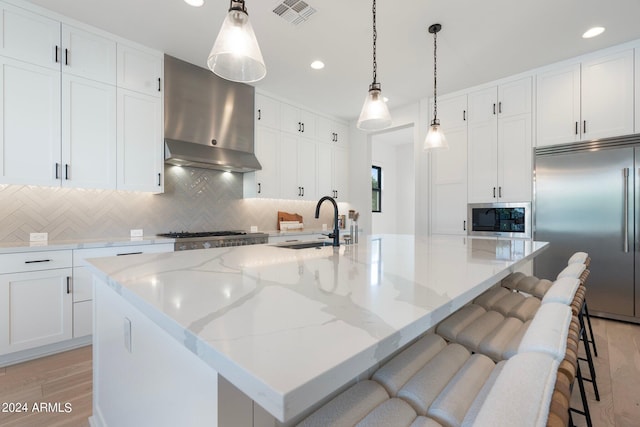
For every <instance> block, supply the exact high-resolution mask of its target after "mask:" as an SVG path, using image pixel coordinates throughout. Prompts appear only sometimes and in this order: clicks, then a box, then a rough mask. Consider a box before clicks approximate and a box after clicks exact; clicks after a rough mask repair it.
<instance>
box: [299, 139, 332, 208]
mask: <svg viewBox="0 0 640 427" xmlns="http://www.w3.org/2000/svg"><path fill="white" fill-rule="evenodd" d="M316 167H317V165H316V144H315V143H314V142H312V141H307V140H304V139H301V140H299V142H298V182H300V186H301V187H302V199H304V200H316V199H317V198H318V197H317V194H318V190H317V188H318V187H317V174H316ZM329 195H331V194H329Z"/></svg>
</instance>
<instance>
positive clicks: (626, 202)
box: [623, 168, 629, 253]
mask: <svg viewBox="0 0 640 427" xmlns="http://www.w3.org/2000/svg"><path fill="white" fill-rule="evenodd" d="M623 228H624V231H623V232H624V246H623V250H624V252H625V253H626V252H629V168H624V227H623Z"/></svg>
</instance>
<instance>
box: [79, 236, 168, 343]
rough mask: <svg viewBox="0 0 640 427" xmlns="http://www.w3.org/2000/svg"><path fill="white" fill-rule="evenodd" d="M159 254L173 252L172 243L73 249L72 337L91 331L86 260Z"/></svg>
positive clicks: (90, 284)
mask: <svg viewBox="0 0 640 427" xmlns="http://www.w3.org/2000/svg"><path fill="white" fill-rule="evenodd" d="M161 252H173V243H160V244H151V245H130V246H116V247H107V248H91V249H75V250H74V251H73V281H72V291H73V337H74V338H79V337H82V336H86V335H91V333H92V330H93V309H92V300H93V275H92V274H91V271H90V270H88V269H87V268H86V267H85V260H86V259H89V258H99V257H108V256H128V255H137V254H142V253H161Z"/></svg>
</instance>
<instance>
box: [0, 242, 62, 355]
mask: <svg viewBox="0 0 640 427" xmlns="http://www.w3.org/2000/svg"><path fill="white" fill-rule="evenodd" d="M0 260H2V264H3V266H2V267H3V270H4V271H2V273H5V274H0V355H5V354H8V353H13V352H17V351H22V350H29V349H32V348H36V347H40V346H44V345H48V344H54V343H57V342H61V341H65V340H69V339H71V338H72V336H73V329H72V327H73V317H72V316H73V294H72V283H71V279H72V278H71V276H72V269H71V251H51V252H50V253H48V252H25V253H19V254H8V255H3V256H2V257H1V258H0ZM49 267H52V268H49ZM11 270H12V271H11Z"/></svg>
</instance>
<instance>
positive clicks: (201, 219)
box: [0, 166, 349, 242]
mask: <svg viewBox="0 0 640 427" xmlns="http://www.w3.org/2000/svg"><path fill="white" fill-rule="evenodd" d="M315 205H316V202H315V201H297V200H275V199H269V200H264V199H243V198H242V174H238V173H232V174H231V173H224V172H220V171H214V170H206V169H195V168H178V167H174V166H167V167H165V192H164V194H157V195H156V194H148V193H137V192H125V191H113V190H84V189H69V188H47V187H35V186H19V185H0V242H19V241H28V240H29V233H32V232H47V233H49V240H75V239H87V238H101V237H120V236H128V235H129V230H130V229H132V228H142V229H143V230H144V234H145V235H147V236H149V235H154V234H157V233H163V232H168V231H181V230H185V231H187V230H188V231H205V230H231V229H234V230H235V229H242V230H249V228H250V226H252V225H255V226H258V229H259V230H260V231H271V230H275V229H276V225H277V224H276V218H277V212H278V211H286V212H291V213H298V214H300V215H302V216H303V218H304V223H305V228H313V229H320V228H321V227H322V224H323V223H324V224H327V225H328V226H329V227H331V224H332V223H333V212H332V210H331V209H330V207H329V206H325V205H323V206H322V209H321V215H320V219H318V220H316V219H314V218H313V217H314V213H315ZM339 207H340V213H341V214H345V215H346V214H347V210H348V209H349V207H348V204H346V203H340V204H339Z"/></svg>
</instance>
